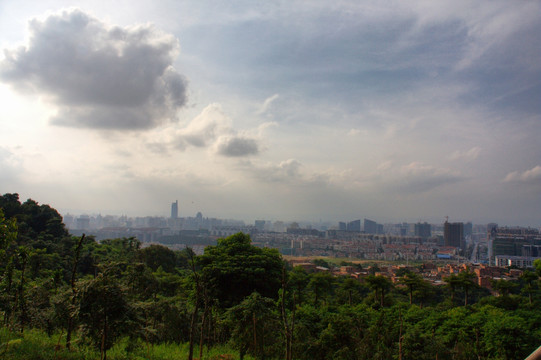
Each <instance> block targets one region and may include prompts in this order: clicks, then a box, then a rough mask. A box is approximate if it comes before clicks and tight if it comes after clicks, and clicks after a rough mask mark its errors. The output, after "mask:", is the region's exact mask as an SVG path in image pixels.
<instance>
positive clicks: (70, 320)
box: [66, 234, 85, 350]
mask: <svg viewBox="0 0 541 360" xmlns="http://www.w3.org/2000/svg"><path fill="white" fill-rule="evenodd" d="M84 238H85V234H83V235H82V236H81V239H80V240H79V243H78V244H77V248H76V249H75V258H74V259H73V267H72V270H71V306H74V305H75V295H76V294H77V289H76V288H75V275H76V273H77V264H78V263H79V255H80V253H81V245H82V244H83V240H84ZM72 331H73V316H72V315H71V311H70V313H69V315H68V328H67V333H66V349H68V350H69V349H71V332H72Z"/></svg>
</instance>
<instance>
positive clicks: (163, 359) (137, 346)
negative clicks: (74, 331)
mask: <svg viewBox="0 0 541 360" xmlns="http://www.w3.org/2000/svg"><path fill="white" fill-rule="evenodd" d="M59 339H61V341H60V342H59V341H58V340H59ZM64 344H65V336H60V334H54V335H53V336H52V337H49V336H48V335H47V334H46V333H45V332H43V331H40V330H27V331H25V332H24V334H20V333H18V332H13V331H9V330H8V329H6V328H4V327H2V328H0V359H2V360H92V359H99V358H100V352H99V351H97V350H96V349H94V348H92V347H89V346H86V345H84V344H81V343H78V342H77V339H75V341H74V345H73V346H72V350H68V349H66V348H65V347H64ZM203 354H204V355H203V359H201V360H233V359H238V358H239V357H238V353H237V351H235V350H233V349H231V348H230V347H228V346H216V347H213V348H211V349H210V350H209V349H207V348H205V349H204V353H203ZM198 356H199V347H198V346H196V347H195V348H194V358H197V357H198ZM187 357H188V344H187V343H186V344H180V345H178V344H157V345H150V344H147V343H144V342H142V341H140V340H139V341H135V342H134V341H130V340H129V339H128V338H123V339H121V340H120V341H118V342H117V343H116V344H115V346H113V348H111V349H110V350H108V351H107V359H109V360H172V359H186V358H187ZM245 358H246V359H251V357H249V356H246V357H245Z"/></svg>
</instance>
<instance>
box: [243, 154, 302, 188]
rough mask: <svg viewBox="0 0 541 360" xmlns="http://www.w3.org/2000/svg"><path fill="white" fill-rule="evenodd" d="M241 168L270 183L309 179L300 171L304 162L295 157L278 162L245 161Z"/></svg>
mask: <svg viewBox="0 0 541 360" xmlns="http://www.w3.org/2000/svg"><path fill="white" fill-rule="evenodd" d="M240 166H241V169H242V170H244V171H247V172H248V173H249V174H251V175H252V176H254V177H255V178H256V179H258V180H259V181H263V182H269V183H276V182H279V183H295V182H301V183H304V182H306V181H307V180H306V179H305V178H304V176H303V174H301V172H300V168H301V167H302V164H301V163H300V162H299V161H297V160H295V159H288V160H284V161H281V162H280V163H278V164H276V163H274V164H257V163H252V162H250V161H245V162H243V163H241V164H240Z"/></svg>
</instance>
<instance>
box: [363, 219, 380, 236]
mask: <svg viewBox="0 0 541 360" xmlns="http://www.w3.org/2000/svg"><path fill="white" fill-rule="evenodd" d="M364 232H365V233H367V234H377V232H378V223H377V222H375V221H372V220H368V219H364Z"/></svg>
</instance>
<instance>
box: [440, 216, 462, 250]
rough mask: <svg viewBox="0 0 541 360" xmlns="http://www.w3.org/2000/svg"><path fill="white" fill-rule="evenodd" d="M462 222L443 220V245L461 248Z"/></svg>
mask: <svg viewBox="0 0 541 360" xmlns="http://www.w3.org/2000/svg"><path fill="white" fill-rule="evenodd" d="M463 239H464V223H461V222H458V223H450V222H448V221H445V223H444V224H443V240H444V242H445V246H454V247H457V248H463V246H464V244H463Z"/></svg>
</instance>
